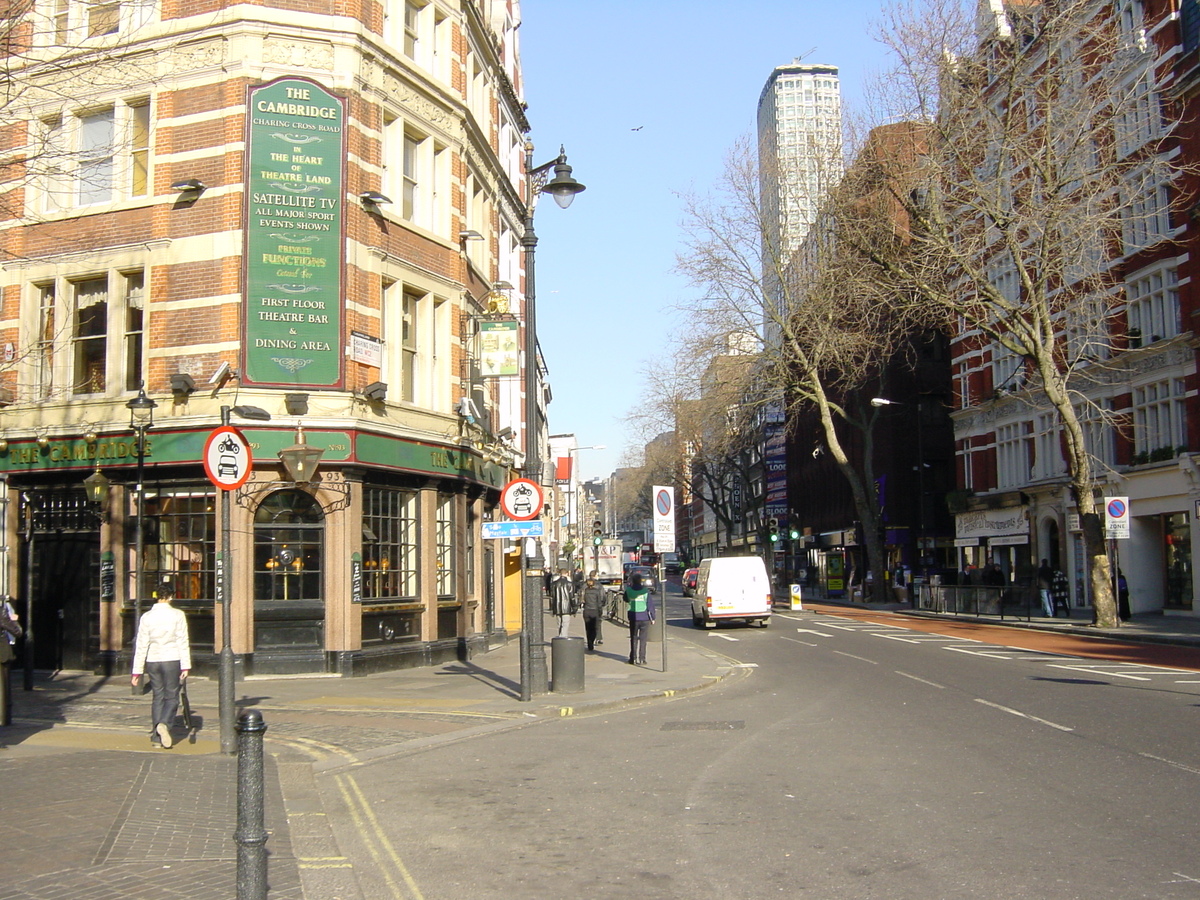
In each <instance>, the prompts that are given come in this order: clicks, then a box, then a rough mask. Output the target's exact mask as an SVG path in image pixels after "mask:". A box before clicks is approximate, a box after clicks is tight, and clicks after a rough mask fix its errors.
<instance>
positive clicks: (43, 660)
mask: <svg viewBox="0 0 1200 900" xmlns="http://www.w3.org/2000/svg"><path fill="white" fill-rule="evenodd" d="M22 514H23V516H24V518H23V522H24V523H25V525H26V527H25V529H24V531H23V533H22V538H23V540H22V547H21V551H22V552H21V570H22V571H21V578H20V582H19V588H18V590H19V595H18V600H17V602H16V606H17V609H18V611H19V612H20V613H21V614H22V615H23V616H27V618H26V621H28V622H29V623H30V624H31V625H32V628H31V629H30V631H31V634H30V635H29V636H28V638H29V640H28V643H31V644H32V650H33V667H34V668H35V669H51V670H57V669H90V668H92V667H93V664H94V662H95V657H96V656H97V655H98V654H99V650H100V531H99V528H100V522H99V519H98V518H97V516H96V514H95V511H94V509H93V508H92V507H91V506H90V505H89V504H88V502H87V499H86V497H85V496H84V494H83V492H82V491H32V492H27V493H25V494H23V495H22ZM30 527H31V528H32V534H31V533H30ZM31 550H32V552H31ZM30 565H32V578H30ZM30 601H32V602H30ZM27 604H28V605H27Z"/></svg>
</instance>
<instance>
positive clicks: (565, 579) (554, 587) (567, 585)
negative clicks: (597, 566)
mask: <svg viewBox="0 0 1200 900" xmlns="http://www.w3.org/2000/svg"><path fill="white" fill-rule="evenodd" d="M578 609H579V607H578V605H577V602H576V599H575V588H574V587H572V585H571V578H570V576H569V575H568V574H567V570H566V569H559V570H558V576H557V577H556V578H555V579H554V580H553V581H551V582H550V613H551V615H554V616H557V617H558V636H559V637H561V638H565V637H570V634H569V632H570V630H571V619H572V618H573V617H574V615H575V613H576V612H577V611H578Z"/></svg>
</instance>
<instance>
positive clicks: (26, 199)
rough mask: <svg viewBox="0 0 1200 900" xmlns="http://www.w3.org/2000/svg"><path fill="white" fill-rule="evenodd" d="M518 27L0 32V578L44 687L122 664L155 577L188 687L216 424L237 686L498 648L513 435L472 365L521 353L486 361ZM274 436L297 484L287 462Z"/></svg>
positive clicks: (517, 122)
mask: <svg viewBox="0 0 1200 900" xmlns="http://www.w3.org/2000/svg"><path fill="white" fill-rule="evenodd" d="M514 6H515V0H512V2H489V0H452V2H450V0H428V2H403V0H386V2H385V3H375V2H366V0H364V2H361V3H360V2H350V3H339V4H334V3H331V2H326V0H306V2H303V3H280V4H279V5H278V6H272V5H269V4H264V5H258V6H251V5H234V4H231V3H224V2H222V0H212V2H186V0H185V2H170V0H138V2H128V3H127V2H116V0H114V2H103V0H102V2H96V0H91V2H83V0H60V2H58V3H57V4H45V5H43V4H36V5H31V6H30V11H29V13H28V14H27V16H26V17H25V18H24V19H21V20H19V21H18V22H17V24H16V25H15V26H13V27H14V30H13V31H12V33H11V34H9V35H7V36H6V37H7V40H6V41H5V44H4V46H5V47H11V48H13V50H14V55H12V56H10V57H9V59H8V63H9V68H10V70H11V72H12V75H13V79H14V80H13V83H14V84H16V85H18V86H19V87H20V90H19V92H18V93H17V94H16V96H15V97H13V98H12V99H10V100H9V101H8V105H7V106H6V107H4V108H3V109H0V115H3V116H5V117H6V119H5V120H3V121H2V122H0V125H3V129H2V132H0V133H2V134H3V139H4V147H5V153H6V154H15V156H16V158H18V160H19V162H18V164H16V165H13V164H9V165H7V167H6V168H5V169H4V170H3V175H4V179H5V182H4V185H3V194H2V203H3V206H2V207H0V214H2V215H3V222H2V224H0V250H2V254H3V255H2V259H0V266H2V286H3V313H2V316H0V345H2V346H3V351H4V360H3V363H2V364H0V402H2V403H3V409H0V470H2V471H3V473H4V476H5V481H4V485H3V490H4V499H5V500H6V502H5V503H4V504H3V510H4V528H5V535H4V540H3V546H4V551H3V552H4V557H3V563H4V565H3V579H4V581H3V584H0V589H3V590H4V591H6V592H7V593H9V594H12V595H13V596H14V597H15V598H16V605H17V607H18V609H20V610H21V611H25V610H26V609H27V608H28V609H29V611H30V618H31V624H32V633H33V634H32V636H33V639H34V644H33V654H32V658H33V662H34V665H35V666H36V667H37V668H41V669H52V668H65V669H91V670H96V671H119V670H120V669H121V668H122V667H124V666H125V665H126V663H127V659H128V654H129V651H130V636H131V633H132V628H133V625H134V614H135V609H136V608H144V607H145V606H146V605H148V604H149V603H151V602H153V601H152V597H153V594H154V591H155V590H156V588H157V587H158V586H159V585H161V584H163V583H164V582H167V581H169V582H170V583H171V584H172V585H173V586H174V588H175V590H176V592H177V595H178V597H179V600H178V601H177V603H178V605H179V606H180V607H182V608H183V609H184V610H186V612H187V613H188V617H189V621H190V625H191V631H192V637H193V641H194V643H195V644H196V645H197V650H198V651H199V652H197V654H196V657H197V665H198V666H199V667H200V668H201V669H203V667H204V665H205V664H206V663H207V664H210V665H211V658H210V657H209V656H208V654H207V653H205V652H204V650H205V649H206V648H207V647H211V646H212V645H213V644H214V642H215V644H216V645H217V646H219V645H220V641H221V636H220V633H219V629H220V621H221V616H220V614H219V606H218V605H217V590H216V587H217V578H216V571H217V564H218V563H217V561H218V550H219V549H220V537H219V535H220V533H221V531H222V527H221V516H220V515H219V505H220V504H219V502H218V493H219V492H218V490H217V489H216V488H215V487H214V485H213V483H212V482H211V481H210V478H209V477H208V474H209V473H207V472H206V470H205V466H204V462H205V460H206V459H207V460H208V462H209V463H210V470H215V471H216V472H217V474H218V475H219V476H220V477H221V478H224V479H226V481H229V480H236V479H239V478H240V476H241V475H244V474H245V471H246V470H245V455H246V454H245V453H244V452H243V453H237V452H234V450H233V449H232V448H231V447H226V448H225V450H224V451H223V450H221V449H219V448H218V449H214V450H213V452H212V453H211V455H208V456H207V457H206V456H205V445H206V441H207V439H208V437H209V436H210V434H212V432H213V431H214V430H215V429H216V428H218V426H220V424H221V420H222V416H223V414H224V415H225V416H227V417H228V418H229V420H230V421H231V423H232V425H233V426H235V427H238V428H240V429H241V430H242V432H243V434H244V435H245V439H246V441H247V442H248V444H249V450H250V452H251V453H252V454H253V457H254V465H253V469H252V471H251V472H250V474H249V476H248V478H247V479H246V481H245V483H244V484H242V485H241V486H240V487H238V488H237V489H235V490H232V491H230V492H229V495H228V496H229V501H230V502H229V509H230V520H231V527H230V540H231V544H230V549H231V556H230V557H229V560H230V571H231V588H232V590H231V596H232V607H231V615H232V622H233V626H232V629H231V640H232V646H233V650H234V652H235V654H236V655H237V658H238V659H239V662H240V664H241V665H242V667H243V669H244V670H245V671H247V672H258V673H263V672H300V671H316V672H325V671H331V672H341V673H343V674H355V673H361V672H367V671H372V670H376V669H381V668H389V667H399V666H408V665H422V664H427V663H430V662H435V661H439V660H444V659H447V658H454V657H455V656H457V655H462V654H469V653H471V652H474V651H477V650H479V649H482V648H484V647H486V646H487V645H488V644H489V643H494V642H496V641H501V640H504V639H506V637H507V635H509V634H511V633H513V632H515V631H516V630H517V629H518V628H519V622H520V618H519V616H520V613H519V609H520V604H519V599H518V600H517V601H516V602H513V601H511V600H510V601H509V602H508V603H506V602H505V599H504V598H505V595H506V593H507V594H508V596H509V597H514V596H519V591H518V590H517V585H516V582H517V581H518V580H519V578H518V576H517V575H515V574H514V572H515V571H516V566H517V563H518V561H519V560H518V558H517V557H516V556H515V555H511V556H505V555H504V553H505V550H506V548H505V547H504V546H503V545H501V544H499V543H498V542H495V541H488V542H484V541H482V540H480V539H479V533H480V523H481V522H482V521H485V520H487V519H490V518H491V517H492V514H493V509H494V507H495V503H496V500H497V498H498V488H499V487H500V486H502V485H503V483H504V482H505V480H507V478H508V477H510V473H511V471H512V466H513V465H514V463H519V459H514V453H513V449H512V447H513V446H514V443H515V446H518V447H519V446H523V445H522V443H521V440H522V433H521V422H520V416H519V411H520V409H521V398H520V395H519V385H520V378H519V376H516V375H513V376H508V375H506V376H505V377H491V378H488V377H485V375H486V374H487V373H488V372H491V373H507V372H510V371H512V369H511V366H512V365H515V363H514V360H515V354H513V358H512V359H500V360H499V361H497V359H492V360H490V363H488V364H485V361H482V360H481V359H480V353H479V347H478V342H479V336H480V332H481V331H484V330H486V331H487V332H488V334H489V335H490V339H491V340H492V342H493V344H496V345H498V346H503V345H504V344H505V343H506V342H511V343H514V344H515V340H516V338H517V333H516V331H515V329H517V328H518V324H519V323H518V321H517V319H516V317H515V316H511V315H507V314H506V301H509V300H511V301H513V302H514V304H519V300H520V295H519V294H518V293H517V289H519V287H520V285H521V270H520V257H519V250H520V247H519V236H520V223H521V212H522V206H521V202H520V197H521V193H520V191H521V187H522V185H521V180H520V179H521V160H522V153H521V150H522V145H523V142H524V133H525V132H526V131H527V130H528V126H527V123H526V121H525V118H524V114H523V111H522V109H523V104H522V103H521V101H520V91H521V81H520V70H519V63H518V57H517V47H516V38H515V34H516V32H515V25H516V22H517V14H516V10H515V9H514ZM497 283H501V284H502V288H501V290H502V291H504V292H505V294H504V296H498V295H496V294H495V293H494V292H493V288H494V286H495V285H496V284H497ZM504 283H507V284H506V285H505V284H504ZM508 285H513V286H515V288H510V287H508ZM489 292H493V293H491V295H490V296H489ZM489 300H490V306H489ZM518 311H519V309H518ZM497 334H498V335H499V337H498V338H497ZM143 386H144V392H145V393H144V397H145V398H146V399H148V400H150V401H153V402H154V403H155V404H156V406H155V407H154V409H153V411H152V415H153V419H152V422H151V423H150V424H149V425H148V426H145V425H143V428H144V434H145V441H144V455H143V456H142V457H141V462H142V464H143V466H142V469H143V472H144V479H143V482H142V484H143V485H144V489H143V492H142V496H141V498H140V499H141V502H142V504H143V506H144V513H145V514H144V516H143V517H142V524H141V527H140V529H139V527H138V525H137V515H136V514H137V510H138V506H139V502H138V501H139V496H138V491H137V483H138V482H137V473H138V468H139V467H138V462H139V453H138V446H139V445H138V442H137V438H136V428H137V425H138V422H137V421H136V420H135V419H134V418H133V417H132V411H131V409H130V408H129V404H130V402H131V401H134V406H137V405H138V403H137V402H136V401H138V399H139V396H142V395H140V389H141V388H142V387H143ZM465 401H470V402H469V403H468V402H465ZM143 405H149V404H146V403H144V401H143ZM264 412H265V413H266V414H269V416H270V418H269V420H266V419H264V418H263V417H262V413H264ZM256 416H257V418H256ZM298 426H302V428H303V431H302V434H301V432H300V430H299V428H298ZM513 432H515V435H514V437H515V442H514V443H509V442H512V441H513V437H509V435H510V434H513ZM501 434H503V435H504V437H503V438H501ZM300 442H304V443H307V444H308V445H310V446H314V447H317V448H320V449H321V450H322V451H323V453H322V455H321V458H320V460H319V465H318V467H317V469H316V472H315V475H313V476H312V477H311V480H308V479H307V477H292V476H289V475H288V474H287V472H286V471H285V470H284V468H283V466H282V465H281V459H280V456H279V453H280V451H281V450H283V449H285V448H287V447H289V446H291V445H294V444H297V443H300ZM97 471H99V473H100V477H102V478H103V479H106V480H107V481H108V482H109V487H108V490H107V496H106V497H105V498H104V499H102V500H101V501H100V502H98V503H97V502H92V501H90V500H89V499H88V498H87V496H86V495H85V491H84V479H85V478H86V477H89V476H90V475H94V474H95V473H96V472H97ZM308 474H309V475H311V474H312V472H311V469H310V471H309V473H308ZM139 531H140V535H139ZM139 545H140V546H141V547H142V551H143V552H142V554H141V556H140V565H139V558H138V556H137V554H136V549H137V547H138V546H139ZM139 570H140V571H141V573H142V588H141V590H138V588H137V585H136V582H137V575H138V573H139ZM506 581H507V582H508V583H509V586H510V590H508V591H506V590H505V588H506Z"/></svg>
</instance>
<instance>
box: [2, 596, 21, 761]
mask: <svg viewBox="0 0 1200 900" xmlns="http://www.w3.org/2000/svg"><path fill="white" fill-rule="evenodd" d="M21 634H22V631H21V625H20V619H19V617H18V616H17V611H16V609H14V608H13V605H12V601H11V598H9V597H5V598H4V603H3V604H0V723H2V724H4V725H11V724H12V684H11V682H10V680H9V678H10V675H9V672H10V669H11V664H12V661H13V660H14V659H16V658H17V653H16V650H15V649H14V647H15V646H16V643H17V638H19V637H20V636H21ZM5 746H6V745H5V744H3V743H0V749H3V748H4V747H5Z"/></svg>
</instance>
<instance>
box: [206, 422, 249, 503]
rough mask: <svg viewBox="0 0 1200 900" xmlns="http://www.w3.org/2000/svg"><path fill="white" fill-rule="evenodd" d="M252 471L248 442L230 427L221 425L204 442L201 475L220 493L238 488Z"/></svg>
mask: <svg viewBox="0 0 1200 900" xmlns="http://www.w3.org/2000/svg"><path fill="white" fill-rule="evenodd" d="M253 468H254V456H253V455H252V454H251V453H250V442H249V441H247V440H246V437H245V435H243V434H242V433H241V432H240V431H238V430H237V429H236V428H234V427H233V426H232V425H222V426H221V427H220V428H217V429H216V430H214V431H213V433H212V434H210V435H209V436H208V440H207V441H205V443H204V472H205V474H206V475H208V480H209V481H211V482H212V483H213V484H215V485H216V486H217V487H218V488H220V489H221V490H223V491H233V490H237V489H238V488H240V487H241V486H242V485H243V484H245V483H246V479H247V478H249V477H250V470H251V469H253Z"/></svg>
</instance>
